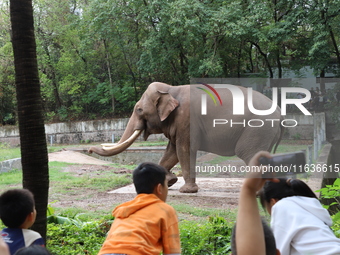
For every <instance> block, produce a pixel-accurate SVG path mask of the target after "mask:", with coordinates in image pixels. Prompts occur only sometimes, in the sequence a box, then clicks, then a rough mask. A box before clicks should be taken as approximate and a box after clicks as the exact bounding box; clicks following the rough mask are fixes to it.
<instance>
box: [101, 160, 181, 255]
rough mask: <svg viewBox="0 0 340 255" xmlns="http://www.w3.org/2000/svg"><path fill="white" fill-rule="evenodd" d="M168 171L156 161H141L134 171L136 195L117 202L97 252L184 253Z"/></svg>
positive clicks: (172, 254)
mask: <svg viewBox="0 0 340 255" xmlns="http://www.w3.org/2000/svg"><path fill="white" fill-rule="evenodd" d="M166 173H167V171H166V170H165V169H164V168H163V167H162V166H159V165H157V164H154V163H148V162H146V163H142V164H140V165H139V166H138V167H137V168H136V169H135V170H134V172H133V183H134V185H135V188H136V192H137V196H136V197H135V198H134V199H133V200H131V201H129V202H126V203H123V204H121V205H119V206H117V207H116V208H115V209H114V210H113V212H112V215H113V216H114V217H115V220H114V222H113V223H112V226H111V229H110V231H109V233H108V235H107V237H106V240H105V242H104V244H103V246H102V248H101V250H100V251H99V253H98V255H105V254H108V255H112V254H128V255H142V254H147V255H151V254H155V255H156V254H157V255H159V254H160V252H162V251H163V254H164V255H168V254H171V255H177V254H180V253H181V247H180V238H179V230H178V219H177V215H176V211H175V209H174V208H173V207H171V206H170V205H168V204H166V203H165V201H166V198H167V195H168V184H167V180H166Z"/></svg>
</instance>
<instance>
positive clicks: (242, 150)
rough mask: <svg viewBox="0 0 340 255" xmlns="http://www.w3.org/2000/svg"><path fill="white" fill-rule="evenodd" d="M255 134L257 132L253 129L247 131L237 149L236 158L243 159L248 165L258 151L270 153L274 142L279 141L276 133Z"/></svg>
mask: <svg viewBox="0 0 340 255" xmlns="http://www.w3.org/2000/svg"><path fill="white" fill-rule="evenodd" d="M254 132H256V131H254V130H252V129H251V128H249V129H247V130H245V131H244V132H243V134H242V136H241V137H240V139H239V140H238V141H237V144H236V147H235V154H236V156H238V157H239V158H241V159H242V160H243V161H244V162H245V163H246V164H247V165H248V163H249V161H250V159H251V158H252V157H253V156H254V155H255V154H256V153H257V152H258V151H269V152H270V151H271V149H272V147H273V144H274V143H273V141H276V140H277V134H276V132H270V131H268V130H263V131H262V130H258V131H257V132H256V133H254Z"/></svg>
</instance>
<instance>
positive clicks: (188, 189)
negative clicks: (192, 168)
mask: <svg viewBox="0 0 340 255" xmlns="http://www.w3.org/2000/svg"><path fill="white" fill-rule="evenodd" d="M197 191H198V186H197V184H196V183H186V184H184V185H183V186H182V187H181V188H180V189H179V192H181V193H197Z"/></svg>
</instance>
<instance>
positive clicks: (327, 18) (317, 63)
mask: <svg viewBox="0 0 340 255" xmlns="http://www.w3.org/2000/svg"><path fill="white" fill-rule="evenodd" d="M33 4H34V18H35V29H36V31H35V32H36V33H35V34H36V43H37V56H38V65H39V72H40V81H41V91H42V98H43V102H44V109H45V112H46V120H48V121H64V120H70V119H77V120H79V119H94V118H107V117H112V116H116V117H121V116H128V115H130V113H131V111H132V108H133V105H134V103H135V102H136V101H137V100H138V99H139V97H140V95H141V94H142V93H143V92H144V90H145V88H146V86H147V85H148V84H149V83H150V82H151V81H162V82H167V83H170V84H173V85H178V84H187V83H188V82H189V80H190V78H191V77H243V76H249V74H253V75H257V76H263V77H268V76H270V77H274V78H280V77H282V73H283V70H284V69H285V68H286V69H290V70H294V71H297V72H298V70H300V68H301V67H304V66H311V67H312V68H313V70H314V72H315V74H317V75H320V72H322V71H325V72H334V73H336V72H338V70H337V69H338V66H339V65H340V63H339V61H340V53H339V50H338V48H339V39H340V37H339V32H340V25H339V24H340V15H339V13H340V12H339V11H338V10H339V9H340V2H339V1H335V0H332V1H307V2H306V1H301V0H298V1H283V0H280V1H274V2H273V1H262V0H261V1H241V0H230V1H224V0H217V1H197V0H166V1H165V0H152V1H151V0H145V1H140V0H130V1H123V0H88V1H84V0H81V1H71V0H65V1H54V2H53V3H52V2H51V1H47V0H36V1H34V3H33ZM0 12H1V18H0V28H1V29H0V56H1V60H0V122H2V123H4V124H11V123H13V122H15V121H16V111H15V109H16V104H17V102H16V95H15V81H14V65H13V52H12V45H11V40H10V21H9V8H8V4H5V2H4V3H3V4H1V3H0ZM275 70H278V71H277V72H276V71H275ZM268 73H269V75H268Z"/></svg>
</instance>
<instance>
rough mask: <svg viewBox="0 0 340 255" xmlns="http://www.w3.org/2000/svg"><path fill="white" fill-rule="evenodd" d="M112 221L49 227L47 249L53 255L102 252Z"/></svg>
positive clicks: (52, 225) (88, 254) (80, 254)
mask: <svg viewBox="0 0 340 255" xmlns="http://www.w3.org/2000/svg"><path fill="white" fill-rule="evenodd" d="M110 226H111V222H110V221H102V222H99V221H94V222H87V223H86V224H83V225H82V226H79V225H78V224H76V225H75V224H56V223H50V224H48V226H47V247H48V249H49V250H50V251H51V253H52V254H58V255H78V254H79V255H83V254H86V255H90V254H91V255H92V254H97V253H98V251H99V250H100V248H101V246H102V244H103V242H104V240H105V237H106V233H107V232H108V230H109V228H110Z"/></svg>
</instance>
